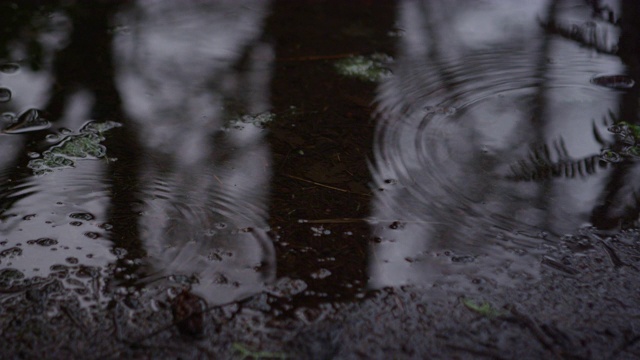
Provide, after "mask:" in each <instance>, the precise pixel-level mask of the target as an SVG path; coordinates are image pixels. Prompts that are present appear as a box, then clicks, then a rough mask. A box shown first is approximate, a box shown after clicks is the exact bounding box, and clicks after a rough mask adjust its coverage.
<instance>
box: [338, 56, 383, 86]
mask: <svg viewBox="0 0 640 360" xmlns="http://www.w3.org/2000/svg"><path fill="white" fill-rule="evenodd" d="M392 61H393V59H392V58H391V57H390V56H388V55H385V54H379V53H376V54H373V55H370V56H360V55H359V56H352V57H349V58H346V59H342V60H339V61H337V62H336V63H335V67H336V70H337V71H338V73H339V74H340V75H343V76H348V77H353V78H356V79H360V80H364V81H372V82H375V81H379V80H381V79H383V78H385V77H387V76H389V75H391V70H389V68H388V65H389V64H390V63H391V62H392Z"/></svg>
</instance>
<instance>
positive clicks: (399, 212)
mask: <svg viewBox="0 0 640 360" xmlns="http://www.w3.org/2000/svg"><path fill="white" fill-rule="evenodd" d="M576 18H578V19H580V18H582V19H584V23H585V24H586V23H587V22H589V24H591V23H593V24H595V25H585V24H581V23H579V24H577V25H575V26H576V27H577V28H579V27H580V26H583V25H584V26H595V27H596V30H594V31H598V29H602V26H603V25H601V24H599V23H598V21H602V20H597V19H596V20H593V19H592V8H591V7H590V6H588V5H587V4H585V3H583V2H580V1H565V2H553V1H552V2H546V1H539V2H527V4H526V5H524V6H523V4H517V5H516V4H514V5H513V7H509V6H504V4H501V5H499V6H498V5H495V4H480V3H474V4H469V3H467V2H453V3H452V2H444V1H442V2H434V1H422V2H419V1H406V2H403V3H402V4H401V5H400V15H399V27H400V28H402V29H403V30H404V32H405V34H404V36H403V37H402V38H401V40H400V44H399V46H400V50H399V52H400V54H401V55H400V56H399V59H398V61H397V65H396V67H395V68H394V70H393V71H394V76H393V77H391V78H390V79H388V80H387V81H385V82H384V83H383V84H382V85H381V86H380V89H379V96H378V107H379V113H380V118H379V120H378V121H379V122H378V128H377V135H376V144H375V151H376V156H375V161H374V166H373V167H374V175H375V178H376V181H375V182H376V184H375V185H376V186H377V187H380V191H379V192H378V193H377V195H376V198H375V200H374V202H373V208H374V210H373V216H372V220H373V221H374V225H373V231H374V232H375V234H376V235H377V236H378V240H379V243H378V244H376V245H373V246H372V247H371V250H370V257H371V258H370V267H369V270H370V276H371V278H370V285H371V286H372V287H380V286H390V285H399V284H406V283H418V284H435V283H450V282H452V283H455V284H456V286H458V287H459V289H462V290H463V291H470V290H473V289H476V288H481V287H484V286H487V285H489V286H495V285H509V284H511V283H513V282H514V281H519V279H531V278H535V277H536V276H537V274H538V270H537V269H538V264H539V259H537V258H536V256H535V254H536V253H537V252H538V250H539V249H541V248H542V247H543V246H544V244H546V243H547V244H554V243H557V242H558V240H559V238H560V237H561V236H562V235H563V234H566V233H571V232H575V231H576V230H577V229H579V228H580V227H581V226H584V225H588V224H589V220H590V215H591V214H590V213H591V210H592V209H594V208H596V207H597V206H598V202H599V196H600V195H601V194H602V193H603V192H608V191H609V190H607V187H606V185H605V183H606V181H607V178H608V176H610V173H611V170H610V169H612V168H613V169H616V166H615V164H614V165H608V163H607V162H606V161H605V160H609V159H607V158H605V157H602V156H600V154H601V150H602V149H603V144H607V146H608V145H609V144H613V143H615V137H614V136H613V134H611V133H610V132H608V131H607V128H608V127H609V126H611V125H613V122H614V121H616V120H615V119H612V117H611V116H610V115H609V113H610V112H611V111H614V113H615V112H616V111H615V110H612V109H616V108H617V106H618V104H619V103H620V95H619V92H616V91H612V90H610V89H606V88H602V87H598V86H597V85H594V84H592V83H590V79H591V78H593V77H594V76H595V75H597V74H601V73H614V74H615V73H625V71H626V69H625V67H623V66H620V64H619V60H618V59H617V58H616V57H614V56H610V55H597V54H598V52H596V50H593V49H589V48H586V47H582V46H581V44H580V43H579V42H576V41H573V40H570V41H569V40H567V39H565V37H563V36H559V35H558V34H557V33H556V32H553V31H550V26H549V24H556V26H555V27H554V29H558V28H559V27H560V25H557V24H565V23H568V24H571V22H572V21H574V22H575V20H574V19H576ZM594 21H595V22H594ZM567 26H570V25H567ZM598 26H601V27H598ZM589 39H592V40H593V44H591V43H590V45H593V46H592V48H593V47H594V46H596V45H598V46H601V47H603V48H613V46H608V45H609V44H600V43H598V44H596V42H597V41H600V42H603V41H604V42H606V41H609V38H607V37H605V36H601V34H598V35H597V36H595V35H594V36H592V37H590V38H589ZM596 40H597V41H596ZM636 101H637V100H636ZM603 118H604V119H605V121H603V120H602V119H603ZM594 133H595V134H597V136H594ZM613 171H616V170H613ZM624 182H626V183H628V184H631V183H633V182H632V181H630V178H627V179H625V180H624Z"/></svg>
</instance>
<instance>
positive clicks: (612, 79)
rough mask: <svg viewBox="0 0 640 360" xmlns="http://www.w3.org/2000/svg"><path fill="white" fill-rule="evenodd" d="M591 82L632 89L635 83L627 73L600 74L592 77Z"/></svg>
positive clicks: (609, 86) (611, 87)
mask: <svg viewBox="0 0 640 360" xmlns="http://www.w3.org/2000/svg"><path fill="white" fill-rule="evenodd" d="M591 83H592V84H595V85H599V86H604V87H608V88H610V89H618V90H625V89H631V88H632V87H633V85H635V81H633V79H632V78H631V77H630V76H627V75H598V76H594V77H593V78H591Z"/></svg>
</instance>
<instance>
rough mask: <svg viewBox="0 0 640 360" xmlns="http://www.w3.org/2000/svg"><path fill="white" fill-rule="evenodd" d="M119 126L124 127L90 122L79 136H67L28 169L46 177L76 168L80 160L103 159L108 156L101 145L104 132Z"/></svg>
mask: <svg viewBox="0 0 640 360" xmlns="http://www.w3.org/2000/svg"><path fill="white" fill-rule="evenodd" d="M119 126H122V125H121V124H120V123H117V122H113V121H107V122H103V123H98V122H93V121H92V122H89V123H87V124H86V125H85V126H84V127H83V128H82V129H80V131H79V133H78V134H71V135H67V136H65V137H64V138H63V139H62V141H60V142H59V143H58V144H56V145H54V146H52V147H50V148H49V150H46V151H44V152H43V153H42V157H41V158H38V159H33V160H31V161H29V163H28V164H27V167H29V168H30V169H33V170H34V173H35V174H36V175H44V174H46V173H50V172H53V170H55V169H64V168H72V167H75V165H76V161H77V160H79V159H102V158H104V157H105V156H106V155H107V149H106V148H105V147H104V145H102V144H100V143H101V142H102V141H103V140H104V139H105V137H104V135H103V132H105V131H107V130H110V129H113V128H115V127H119Z"/></svg>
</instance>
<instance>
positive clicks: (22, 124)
mask: <svg viewBox="0 0 640 360" xmlns="http://www.w3.org/2000/svg"><path fill="white" fill-rule="evenodd" d="M50 126H51V123H50V122H49V121H47V120H46V119H43V118H42V117H41V112H40V110H38V109H29V110H27V111H25V112H23V113H22V114H20V116H18V120H16V122H15V123H13V124H11V125H9V126H8V127H7V128H6V129H4V130H2V132H3V133H5V134H22V133H26V132H31V131H39V130H44V129H48V128H49V127H50Z"/></svg>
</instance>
